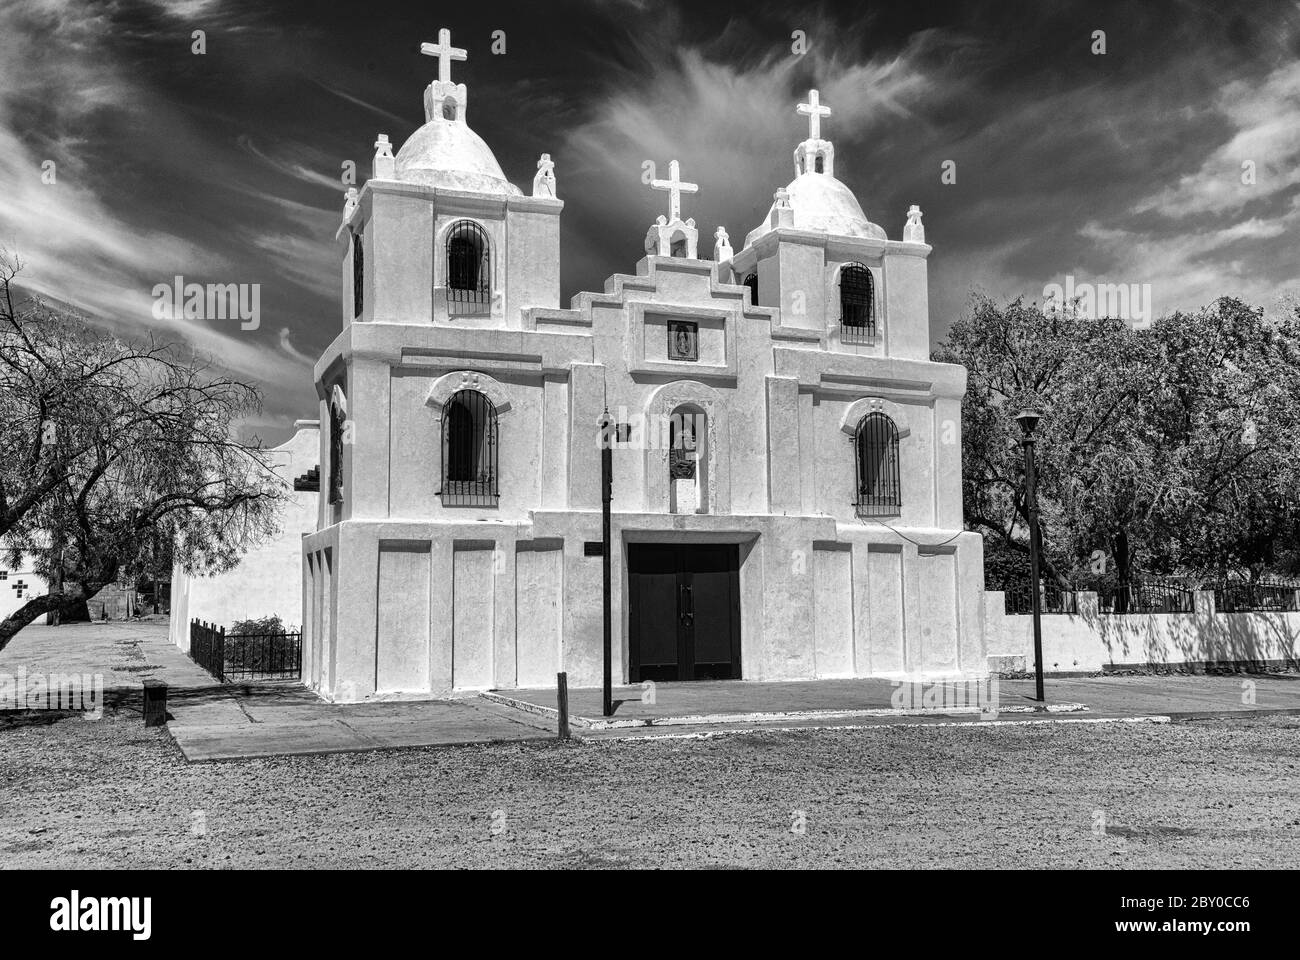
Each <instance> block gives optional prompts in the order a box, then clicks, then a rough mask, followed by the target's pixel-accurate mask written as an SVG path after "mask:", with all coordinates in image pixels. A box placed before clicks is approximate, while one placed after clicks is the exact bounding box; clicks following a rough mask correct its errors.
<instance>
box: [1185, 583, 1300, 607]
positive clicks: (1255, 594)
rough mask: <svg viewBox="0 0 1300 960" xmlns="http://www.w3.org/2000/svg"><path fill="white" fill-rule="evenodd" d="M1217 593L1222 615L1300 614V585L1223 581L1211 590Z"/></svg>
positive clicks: (1216, 602)
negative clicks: (1293, 612) (1286, 612)
mask: <svg viewBox="0 0 1300 960" xmlns="http://www.w3.org/2000/svg"><path fill="white" fill-rule="evenodd" d="M1206 589H1213V590H1214V609H1215V610H1217V611H1218V612H1219V613H1281V612H1285V611H1287V610H1300V581H1295V580H1282V579H1272V578H1270V579H1265V580H1258V581H1256V582H1254V583H1251V582H1248V581H1244V580H1223V581H1220V582H1218V583H1215V584H1212V585H1211V586H1207V588H1206Z"/></svg>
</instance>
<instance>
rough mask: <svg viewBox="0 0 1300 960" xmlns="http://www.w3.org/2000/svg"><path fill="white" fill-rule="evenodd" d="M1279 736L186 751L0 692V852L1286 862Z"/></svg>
mask: <svg viewBox="0 0 1300 960" xmlns="http://www.w3.org/2000/svg"><path fill="white" fill-rule="evenodd" d="M51 721H53V722H51ZM1298 737H1300V718H1297V717H1269V718H1261V719H1257V720H1231V721H1201V722H1193V723H1180V724H1171V725H1156V724H1051V725H1047V724H1044V725H1038V726H1004V727H996V728H993V727H944V728H937V729H936V728H926V727H893V728H879V729H870V730H849V731H843V730H841V731H832V730H827V731H797V732H781V733H754V734H745V735H735V736H726V737H717V738H713V739H708V740H688V741H671V740H659V741H646V740H643V741H639V742H608V741H606V742H599V743H592V742H587V743H576V742H575V743H571V744H556V743H553V742H547V743H533V744H526V743H525V744H511V745H502V746H491V747H452V748H440V749H423V750H404V751H386V752H378V753H359V754H336V755H332V756H320V757H296V758H285V759H274V760H252V761H243V762H217V763H203V764H188V763H186V762H185V761H184V759H183V758H182V757H181V755H180V753H179V751H178V750H177V749H176V747H175V745H174V744H173V743H172V742H171V740H170V738H169V737H168V736H167V734H166V732H165V731H163V730H161V729H145V728H144V727H143V726H142V724H141V722H140V716H139V713H138V711H132V710H128V709H122V710H118V711H111V712H110V713H108V714H106V715H105V718H104V719H102V720H99V721H88V720H83V719H81V718H79V717H58V716H57V715H44V716H36V717H34V718H33V719H32V720H20V721H19V722H15V717H14V715H9V716H8V717H5V716H3V715H0V866H4V867H10V868H13V867H34V868H43V867H52V868H76V867H90V868H105V867H123V866H136V867H182V868H183V867H194V868H201V867H241V868H246V867H339V868H364V867H387V866H394V867H705V866H722V867H836V866H854V867H1026V866H1046V867H1076V866H1079V867H1110V868H1125V867H1170V868H1186V867H1190V868H1197V867H1290V866H1293V865H1295V864H1296V863H1298V862H1300V748H1298V747H1297V742H1298ZM795 811H803V820H802V823H803V830H802V832H799V831H798V829H797V827H798V817H797V814H796V813H795ZM1103 827H1104V831H1105V832H1104V833H1103V832H1101V831H1102V828H1103Z"/></svg>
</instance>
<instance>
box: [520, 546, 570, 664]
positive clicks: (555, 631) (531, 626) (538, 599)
mask: <svg viewBox="0 0 1300 960" xmlns="http://www.w3.org/2000/svg"><path fill="white" fill-rule="evenodd" d="M527 546H528V545H527V544H525V543H522V542H521V543H520V544H519V552H518V553H517V554H516V555H515V560H516V563H515V574H516V580H515V596H516V598H517V600H516V603H517V608H518V618H517V621H516V628H515V629H516V634H515V635H516V637H517V646H516V657H517V660H516V675H515V676H516V683H517V684H518V685H519V686H521V687H551V686H554V685H555V674H556V673H557V672H558V671H559V669H560V641H561V632H562V630H563V626H564V607H563V602H562V597H563V592H564V590H563V588H564V583H563V577H564V550H563V541H562V540H556V541H555V544H554V546H551V545H549V544H548V545H546V546H545V547H537V546H534V548H533V549H526V547H527Z"/></svg>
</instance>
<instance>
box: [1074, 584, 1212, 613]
mask: <svg viewBox="0 0 1300 960" xmlns="http://www.w3.org/2000/svg"><path fill="white" fill-rule="evenodd" d="M1195 594H1196V585H1195V584H1194V583H1190V582H1188V581H1186V580H1179V579H1176V578H1171V577H1167V578H1144V579H1141V580H1130V581H1128V582H1121V583H1115V584H1109V585H1106V586H1101V587H1098V589H1097V608H1098V612H1100V613H1114V614H1125V613H1191V612H1193V610H1195V608H1196V604H1195Z"/></svg>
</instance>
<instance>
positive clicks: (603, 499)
mask: <svg viewBox="0 0 1300 960" xmlns="http://www.w3.org/2000/svg"><path fill="white" fill-rule="evenodd" d="M610 426H611V417H610V415H609V410H608V408H606V410H605V413H604V414H603V415H602V416H601V418H600V427H601V444H600V543H601V549H600V555H601V614H602V618H603V621H604V622H603V625H602V626H603V628H604V629H603V636H602V643H601V648H602V652H603V655H604V672H603V676H602V684H601V687H602V690H601V694H602V695H601V714H602V716H606V717H612V716H613V715H614V687H613V678H612V676H611V666H610V661H611V660H612V659H613V621H614V618H613V611H612V598H611V596H610V587H611V582H610V581H611V570H610V568H611V563H612V557H611V556H610V553H611V550H612V548H611V546H610V539H611V537H610V532H609V509H610V501H611V500H613V499H614V463H613V456H614V454H613V450H612V444H613V438H612V437H611V436H610V429H609V428H610Z"/></svg>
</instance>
